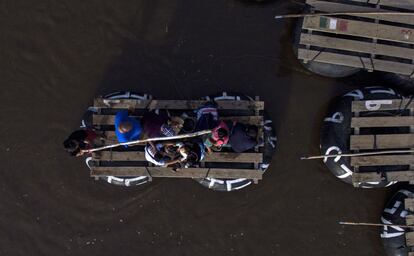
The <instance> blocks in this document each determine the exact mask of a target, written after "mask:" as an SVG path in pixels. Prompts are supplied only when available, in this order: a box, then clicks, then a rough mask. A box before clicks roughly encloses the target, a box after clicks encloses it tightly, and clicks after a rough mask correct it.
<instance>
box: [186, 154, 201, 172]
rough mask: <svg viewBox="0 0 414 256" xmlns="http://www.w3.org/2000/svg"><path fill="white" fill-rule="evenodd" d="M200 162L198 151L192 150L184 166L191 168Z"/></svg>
mask: <svg viewBox="0 0 414 256" xmlns="http://www.w3.org/2000/svg"><path fill="white" fill-rule="evenodd" d="M198 162H199V157H198V155H197V153H196V152H194V151H191V152H189V154H188V156H187V158H186V160H185V164H184V167H185V168H189V167H191V166H195V165H197V163H198Z"/></svg>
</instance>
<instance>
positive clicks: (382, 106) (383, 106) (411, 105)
mask: <svg viewBox="0 0 414 256" xmlns="http://www.w3.org/2000/svg"><path fill="white" fill-rule="evenodd" d="M407 104H408V105H407ZM405 107H407V109H414V101H412V102H410V100H409V99H403V100H402V101H401V100H399V99H398V100H397V99H395V100H366V101H363V100H361V101H353V102H352V112H364V111H389V110H399V109H401V108H405Z"/></svg>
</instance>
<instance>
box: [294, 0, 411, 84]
mask: <svg viewBox="0 0 414 256" xmlns="http://www.w3.org/2000/svg"><path fill="white" fill-rule="evenodd" d="M306 3H307V4H308V5H309V6H311V13H315V12H318V13H320V12H322V13H323V12H390V11H391V12H392V11H396V12H397V11H398V10H402V11H413V10H414V3H412V4H410V3H408V2H407V0H381V1H378V0H347V1H344V2H342V3H338V2H329V1H327V0H307V1H306ZM340 17H341V18H338V17H337V16H331V17H327V16H313V17H305V18H304V22H303V25H302V33H301V35H300V42H299V48H298V59H300V60H302V61H303V62H304V63H308V62H312V61H314V62H320V63H327V64H334V65H342V66H348V67H354V68H361V69H365V70H367V71H368V72H372V71H374V70H377V71H383V72H389V73H395V74H400V75H405V76H408V77H409V78H414V57H412V56H414V19H413V17H412V16H403V15H364V14H358V15H346V16H340ZM322 21H323V22H322ZM325 25H327V27H326V26H325ZM410 56H411V58H410Z"/></svg>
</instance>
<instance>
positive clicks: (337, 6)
mask: <svg viewBox="0 0 414 256" xmlns="http://www.w3.org/2000/svg"><path fill="white" fill-rule="evenodd" d="M365 2H366V1H365ZM306 3H307V4H309V5H311V6H313V7H314V8H315V10H318V11H321V12H361V13H362V12H390V10H386V9H377V8H372V7H369V6H360V5H353V4H345V3H335V2H325V1H320V0H308V1H306ZM350 16H357V17H364V18H371V19H379V20H385V21H392V22H399V23H406V24H412V25H414V19H413V17H412V16H403V15H367V14H365V15H364V14H358V15H350Z"/></svg>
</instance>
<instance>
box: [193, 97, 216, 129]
mask: <svg viewBox="0 0 414 256" xmlns="http://www.w3.org/2000/svg"><path fill="white" fill-rule="evenodd" d="M196 118H197V121H196V125H195V131H196V132H198V131H203V130H211V129H213V128H215V127H217V125H218V119H219V115H218V111H217V103H216V102H214V101H209V102H206V103H205V104H204V105H203V106H201V107H200V108H199V109H197V110H196Z"/></svg>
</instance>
